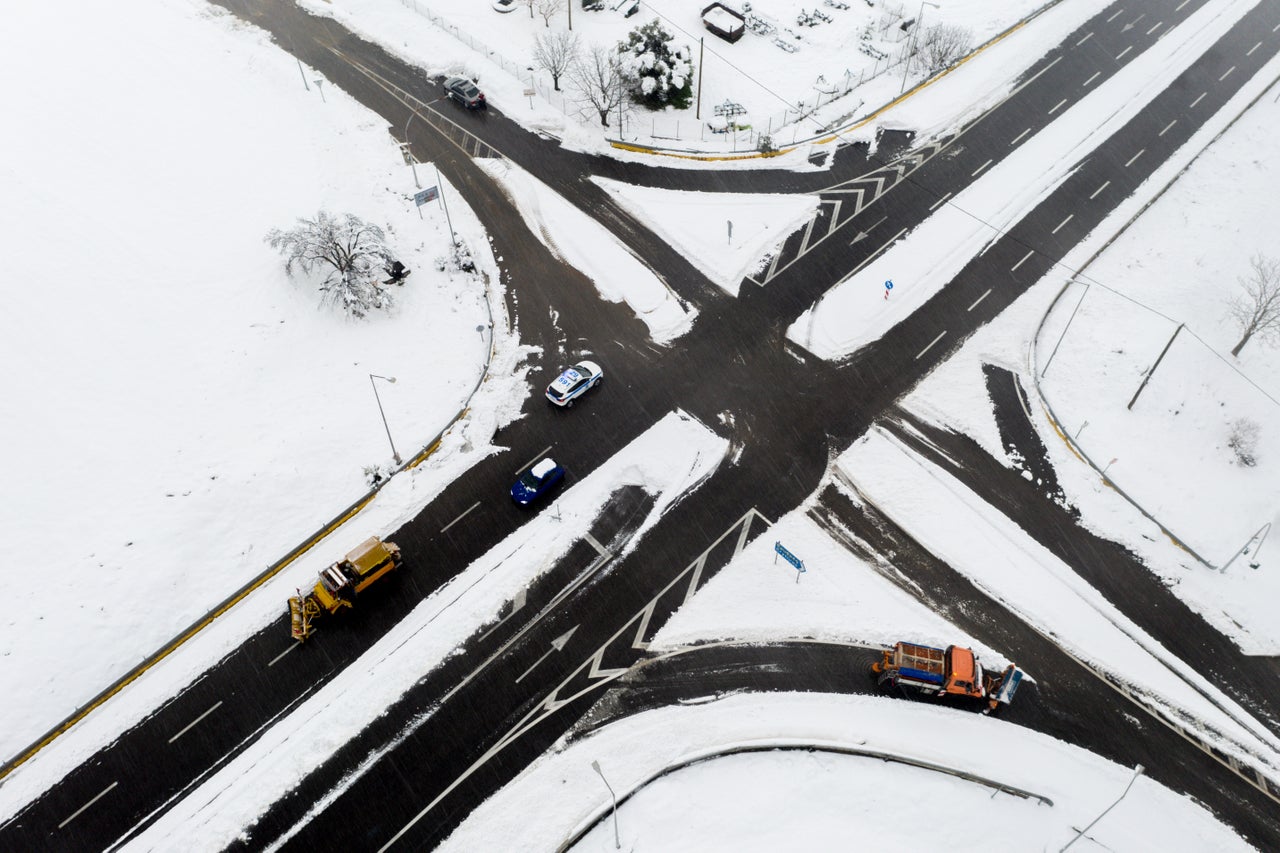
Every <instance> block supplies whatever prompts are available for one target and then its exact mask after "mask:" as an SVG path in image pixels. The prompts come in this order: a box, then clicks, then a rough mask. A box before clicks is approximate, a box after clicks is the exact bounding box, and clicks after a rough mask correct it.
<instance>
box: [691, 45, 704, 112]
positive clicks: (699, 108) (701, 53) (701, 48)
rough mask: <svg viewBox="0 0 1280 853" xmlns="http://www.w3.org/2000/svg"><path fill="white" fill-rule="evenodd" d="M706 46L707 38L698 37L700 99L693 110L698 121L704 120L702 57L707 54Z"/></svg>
mask: <svg viewBox="0 0 1280 853" xmlns="http://www.w3.org/2000/svg"><path fill="white" fill-rule="evenodd" d="M706 48H707V38H706V36H703V37H702V38H700V39H698V101H697V106H695V107H694V110H693V117H694V118H695V119H697V120H698V121H702V57H703V56H704V55H705V51H706Z"/></svg>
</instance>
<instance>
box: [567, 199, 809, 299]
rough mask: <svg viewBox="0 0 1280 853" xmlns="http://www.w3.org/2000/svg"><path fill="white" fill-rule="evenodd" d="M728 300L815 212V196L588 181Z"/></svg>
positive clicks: (735, 294) (736, 293)
mask: <svg viewBox="0 0 1280 853" xmlns="http://www.w3.org/2000/svg"><path fill="white" fill-rule="evenodd" d="M592 180H593V181H594V182H595V183H597V184H599V185H600V187H601V188H603V189H604V190H605V191H606V192H608V193H609V194H610V195H612V196H613V197H614V199H616V200H617V202H618V203H619V204H620V205H622V207H623V208H624V209H625V210H627V211H628V212H629V213H630V214H631V215H632V216H635V217H636V218H637V219H639V220H640V221H642V222H644V223H646V224H647V225H648V226H649V227H650V228H652V229H653V232H654V233H655V234H657V235H658V236H659V237H661V238H662V239H664V240H666V241H667V242H668V243H670V244H671V245H672V247H673V248H674V249H675V250H676V251H677V252H679V253H680V254H682V255H684V256H685V257H686V258H688V259H689V261H690V262H691V263H692V264H693V265H694V266H696V267H697V268H698V269H699V270H700V271H701V272H702V274H703V275H705V276H706V277H707V278H709V279H710V280H711V281H712V283H713V284H715V285H716V286H718V287H720V288H722V289H724V290H725V291H727V292H728V293H729V294H730V295H732V296H737V295H738V285H740V284H741V283H742V280H743V279H744V278H746V277H747V276H749V275H752V274H754V273H756V272H758V271H759V269H760V267H761V265H762V264H764V263H765V262H767V261H768V259H769V257H770V256H771V255H772V254H774V253H776V252H777V251H778V250H779V249H781V248H782V244H783V242H784V241H785V240H786V239H787V237H788V236H789V235H790V234H791V232H792V231H795V230H796V229H797V228H799V227H801V226H802V225H804V224H805V223H807V222H808V221H809V220H810V219H812V218H813V216H814V215H815V214H816V212H817V210H818V202H819V199H818V197H817V196H816V195H815V196H806V195H748V194H738V193H705V192H681V191H679V190H665V189H658V188H655V187H637V186H632V185H630V184H623V183H619V182H618V181H611V180H607V179H605V178H592Z"/></svg>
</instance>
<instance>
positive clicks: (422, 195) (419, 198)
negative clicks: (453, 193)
mask: <svg viewBox="0 0 1280 853" xmlns="http://www.w3.org/2000/svg"><path fill="white" fill-rule="evenodd" d="M439 197H440V188H439V187H427V188H426V189H424V190H421V191H420V192H416V193H414V194H413V201H414V204H416V205H418V207H422V206H423V205H424V204H426V203H427V202H429V201H435V200H436V199H438V198H439Z"/></svg>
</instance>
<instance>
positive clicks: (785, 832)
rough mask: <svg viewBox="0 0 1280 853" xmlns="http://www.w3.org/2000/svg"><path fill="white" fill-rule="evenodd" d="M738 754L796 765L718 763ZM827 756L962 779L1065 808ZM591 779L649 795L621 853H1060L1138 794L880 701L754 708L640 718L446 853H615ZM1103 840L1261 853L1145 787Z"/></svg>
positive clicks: (579, 751)
mask: <svg viewBox="0 0 1280 853" xmlns="http://www.w3.org/2000/svg"><path fill="white" fill-rule="evenodd" d="M562 746H563V745H562ZM738 747H742V748H760V749H768V748H770V747H778V748H782V749H785V748H788V747H790V748H794V749H796V750H797V751H795V752H790V751H787V752H763V753H748V754H746V755H741V756H734V757H715V758H711V756H717V755H719V754H721V753H723V752H725V751H727V750H731V749H734V748H738ZM806 747H816V748H817V750H818V751H817V752H814V753H812V754H807V753H805V752H804V751H803V750H804V749H805V748H806ZM825 747H831V748H833V749H837V750H840V749H846V750H865V751H867V752H870V753H873V754H874V753H886V754H888V755H891V756H895V757H901V758H904V759H910V760H919V761H924V762H928V763H931V764H934V765H938V766H940V767H942V768H946V769H953V770H962V771H965V772H968V773H971V774H974V775H977V776H982V777H985V778H986V779H989V780H991V781H993V782H995V783H998V784H1003V785H1007V786H1012V787H1016V788H1020V789H1022V790H1024V791H1027V792H1031V793H1034V794H1038V795H1039V796H1041V797H1044V798H1046V799H1047V800H1049V801H1050V802H1051V803H1052V805H1049V804H1047V803H1044V802H1042V801H1040V800H1037V799H1023V798H1019V797H1015V796H1014V795H1011V794H1001V793H996V792H995V791H993V790H992V789H991V788H990V787H988V786H986V785H982V784H980V783H978V782H972V781H966V780H962V779H959V778H956V777H954V776H951V775H948V774H946V773H944V772H942V771H940V770H933V769H923V768H917V767H907V766H904V765H901V764H891V763H888V764H887V763H883V762H881V761H879V760H871V759H868V758H865V757H855V756H847V755H841V754H836V753H831V752H826V751H823V750H824V748H825ZM703 758H707V759H708V760H706V761H702V762H700V763H694V764H692V766H689V767H687V768H685V769H681V770H678V771H676V772H674V773H672V774H671V775H669V776H664V777H663V778H661V779H658V780H656V781H655V782H652V783H649V784H646V783H648V782H649V780H650V779H652V778H653V777H655V776H657V775H658V774H660V773H662V772H663V771H664V770H665V769H667V768H670V767H679V766H682V765H684V764H686V763H689V762H697V761H698V760H699V759H703ZM593 761H595V762H597V763H598V764H599V766H600V771H601V773H603V775H604V778H605V779H606V780H608V784H609V785H611V786H612V787H613V790H614V791H615V792H616V793H617V795H618V797H619V799H622V798H623V797H625V796H627V795H629V794H631V793H633V792H634V791H636V790H637V789H639V791H640V793H638V794H636V796H635V797H634V798H632V799H629V800H627V801H625V802H623V803H622V805H621V806H620V808H619V809H618V822H617V826H618V838H619V840H620V841H621V843H622V847H623V849H626V850H637V851H656V850H662V851H669V850H689V851H695V850H761V851H763V850H848V849H851V848H852V849H868V850H937V849H939V848H940V847H941V848H945V849H947V850H974V851H978V850H984V851H985V850H993V849H995V850H1058V849H1061V847H1062V846H1063V845H1064V844H1067V843H1068V842H1070V841H1071V839H1072V837H1073V836H1074V835H1075V829H1076V828H1079V827H1083V826H1086V825H1088V823H1089V822H1090V821H1091V820H1093V819H1094V818H1095V817H1097V816H1098V815H1099V814H1100V813H1101V812H1102V811H1103V810H1104V809H1106V808H1107V807H1108V806H1109V805H1111V804H1112V803H1113V802H1114V801H1115V800H1116V799H1117V798H1119V797H1120V795H1121V793H1122V792H1123V791H1124V790H1125V786H1126V785H1127V784H1128V783H1129V781H1130V779H1132V778H1133V771H1132V770H1131V769H1129V768H1124V767H1120V766H1118V765H1116V764H1113V763H1111V762H1108V761H1104V760H1102V759H1099V758H1098V757H1096V756H1094V755H1092V754H1091V753H1088V752H1086V751H1085V750H1082V749H1079V748H1078V747H1074V746H1071V745H1070V744H1065V743H1062V742H1061V741H1056V740H1053V739H1052V738H1048V737H1045V736H1043V735H1040V734H1037V733H1035V732H1032V731H1028V730H1027V729H1023V728H1021V727H1019V726H1015V725H1011V724H1008V723H1005V722H1002V721H1000V720H995V719H992V718H990V717H983V716H980V715H976V714H957V713H955V712H952V711H947V710H944V709H940V708H935V707H931V706H928V705H921V704H915V703H904V702H900V701H895V700H892V699H883V698H879V697H866V696H832V695H827V694H799V695H797V694H785V693H784V694H747V695H740V696H731V697H727V698H724V699H719V700H716V701H713V702H708V703H706V704H699V705H690V706H682V707H670V708H663V709H661V710H657V711H648V712H645V713H643V714H637V715H635V716H633V717H629V718H627V719H624V720H621V721H619V722H617V723H614V724H613V725H610V726H607V727H605V728H603V729H601V730H600V731H598V732H596V733H594V734H593V735H592V736H590V737H587V738H582V739H580V740H577V741H575V742H574V743H572V744H570V745H568V747H567V748H563V749H558V750H553V751H551V752H549V753H548V754H547V755H546V756H544V757H543V758H542V759H539V760H538V761H537V762H535V763H534V764H533V765H531V766H530V767H529V768H528V769H527V770H526V771H525V772H524V773H522V774H521V775H520V776H519V777H518V778H517V779H516V780H514V781H513V782H512V783H511V784H510V785H508V786H507V787H506V788H504V789H503V790H502V791H501V792H500V793H498V794H497V795H495V796H494V797H491V798H490V799H489V800H488V802H486V803H485V804H484V805H483V806H481V807H480V808H479V809H477V810H476V811H475V812H473V813H472V814H471V815H470V816H469V817H468V818H467V820H466V821H465V822H464V823H463V824H462V826H461V827H459V828H458V830H457V831H455V832H454V833H453V835H451V836H450V837H449V839H448V840H447V841H446V842H445V843H444V845H442V847H441V849H442V850H451V851H452V850H457V851H465V850H480V849H485V848H486V847H488V846H489V845H490V844H492V843H493V839H496V838H501V839H504V846H505V847H506V849H511V850H521V851H526V850H528V851H532V850H553V849H558V847H559V845H560V844H562V843H563V842H565V841H568V840H570V839H572V838H573V837H574V836H575V835H576V834H577V833H578V832H579V831H581V830H583V829H587V828H589V827H591V829H590V831H589V832H588V833H587V834H586V836H585V837H584V838H583V839H582V840H581V841H580V842H579V843H578V844H577V845H575V846H574V847H573V848H572V849H574V850H575V851H583V853H585V851H606V850H613V849H614V827H613V823H612V820H611V818H610V806H611V801H610V798H609V791H608V789H607V788H606V787H605V784H604V782H602V781H601V777H600V776H599V775H597V774H596V772H595V771H594V770H593V769H592V762H593ZM549 792H554V793H553V794H549ZM922 814H924V815H927V819H922V818H921V815H922ZM1154 814H1159V815H1160V818H1159V820H1153V819H1152V818H1151V816H1152V815H1154ZM1089 838H1091V839H1094V841H1093V843H1092V846H1091V845H1090V844H1089V843H1088V842H1085V843H1084V844H1083V845H1078V846H1080V847H1081V849H1084V850H1090V849H1093V850H1100V849H1110V850H1178V851H1199V850H1248V849H1250V848H1249V846H1248V845H1247V844H1246V843H1244V841H1242V840H1241V839H1240V838H1239V837H1238V836H1236V835H1235V834H1234V833H1232V832H1231V831H1230V830H1228V829H1227V828H1225V827H1224V826H1222V825H1221V824H1219V823H1218V822H1217V821H1215V820H1214V819H1213V817H1212V816H1211V815H1210V814H1209V813H1208V812H1206V811H1205V810H1204V809H1203V808H1202V807H1201V806H1199V805H1198V804H1196V803H1195V802H1193V801H1192V800H1190V799H1189V798H1187V797H1183V796H1179V795H1177V794H1174V793H1173V792H1171V791H1169V790H1168V789H1167V788H1165V787H1164V786H1162V785H1160V784H1158V783H1155V782H1152V781H1151V780H1150V779H1147V778H1145V777H1139V778H1138V779H1137V781H1136V782H1135V783H1134V785H1133V787H1132V789H1131V790H1130V791H1129V793H1128V794H1127V795H1126V796H1125V799H1124V801H1123V802H1122V803H1121V804H1120V805H1119V806H1118V807H1117V808H1115V809H1113V810H1112V811H1111V813H1110V814H1108V815H1107V816H1106V818H1105V819H1103V820H1101V821H1099V822H1098V824H1097V825H1096V826H1094V827H1093V828H1092V829H1091V830H1090V831H1089Z"/></svg>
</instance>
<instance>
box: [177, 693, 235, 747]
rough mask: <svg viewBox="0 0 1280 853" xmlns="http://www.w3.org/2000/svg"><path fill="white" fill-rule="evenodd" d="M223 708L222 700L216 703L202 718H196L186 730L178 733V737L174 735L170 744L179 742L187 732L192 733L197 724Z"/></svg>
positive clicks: (188, 724)
mask: <svg viewBox="0 0 1280 853" xmlns="http://www.w3.org/2000/svg"><path fill="white" fill-rule="evenodd" d="M221 707H222V700H221V699H219V700H218V701H217V702H215V703H214V705H213V707H212V708H210V709H209V710H207V711H205V712H204V713H203V714H201V715H200V716H198V717H196V718H195V719H194V720H192V721H191V722H189V723H187V726H186V728H184V729H183V730H182V731H180V732H178V733H177V734H176V735H174V736H173V737H171V738H169V743H173V742H174V741H175V740H177V739H178V738H180V737H182V736H183V735H185V734H186V733H187V732H189V731H191V730H192V729H193V728H195V726H196V724H197V723H199V722H200V721H201V720H203V719H204V718H205V717H207V716H209V715H210V714H212V713H213V712H214V711H216V710H218V709H219V708H221Z"/></svg>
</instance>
